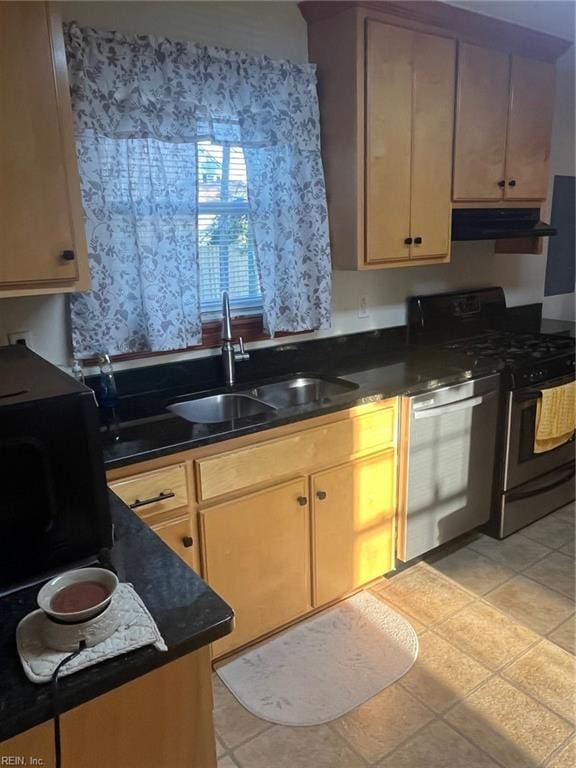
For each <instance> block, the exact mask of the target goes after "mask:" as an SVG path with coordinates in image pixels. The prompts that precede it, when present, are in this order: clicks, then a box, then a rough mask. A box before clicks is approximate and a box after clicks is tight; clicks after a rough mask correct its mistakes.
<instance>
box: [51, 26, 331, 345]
mask: <svg viewBox="0 0 576 768" xmlns="http://www.w3.org/2000/svg"><path fill="white" fill-rule="evenodd" d="M65 31H66V44H67V56H68V64H69V70H70V81H71V94H72V106H73V111H74V117H75V131H76V141H77V148H78V159H79V168H80V176H81V181H82V196H83V204H84V210H85V216H86V231H87V238H88V247H89V253H90V269H91V276H92V290H91V291H90V292H88V293H86V294H81V295H75V296H72V297H71V300H70V306H71V324H72V335H73V343H74V350H75V353H76V354H77V355H79V356H89V355H93V354H94V353H96V352H99V351H102V350H106V351H108V352H109V353H111V354H119V353H126V352H145V351H161V350H170V349H179V348H182V347H186V346H193V345H195V344H199V343H200V342H201V329H202V324H201V313H200V300H199V264H198V243H197V232H195V231H194V228H193V227H192V228H191V226H190V222H191V221H192V222H193V221H194V220H195V217H196V216H197V213H198V201H197V194H196V187H197V183H196V179H195V173H196V169H195V146H196V144H197V142H199V141H203V140H205V139H210V140H212V141H214V142H217V143H218V144H234V145H238V146H241V147H242V148H243V150H244V155H245V159H246V174H247V187H248V198H249V217H250V224H251V227H252V231H253V236H254V245H255V252H256V259H257V263H258V271H259V277H260V283H261V291H262V301H263V315H264V325H265V327H266V329H267V330H268V331H269V332H270V333H271V334H274V333H275V332H276V331H304V330H314V329H318V328H326V327H328V326H329V324H330V303H331V279H330V277H331V266H330V251H329V241H328V223H327V208H326V193H325V187H324V176H323V171H322V162H321V157H320V127H319V112H318V100H317V95H316V78H315V70H314V67H313V66H311V65H299V64H291V63H290V62H286V61H273V60H271V59H269V58H267V57H262V56H260V57H259V56H250V55H248V54H245V53H240V52H234V51H228V50H224V49H220V48H213V47H206V46H202V45H198V44H194V43H187V42H174V41H170V40H166V39H156V38H153V37H149V36H138V37H128V36H125V35H122V34H118V33H116V32H100V31H97V30H94V29H86V28H80V27H79V26H78V25H77V24H75V23H70V24H68V25H66V30H65Z"/></svg>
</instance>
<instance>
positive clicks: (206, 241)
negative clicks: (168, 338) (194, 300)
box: [197, 141, 262, 312]
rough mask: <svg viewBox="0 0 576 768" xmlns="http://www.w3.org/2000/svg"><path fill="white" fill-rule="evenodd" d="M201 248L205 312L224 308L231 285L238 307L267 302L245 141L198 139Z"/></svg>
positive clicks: (202, 302)
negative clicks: (256, 246) (239, 143)
mask: <svg viewBox="0 0 576 768" xmlns="http://www.w3.org/2000/svg"><path fill="white" fill-rule="evenodd" d="M197 148H198V150H197V151H198V155H197V167H198V253H199V262H200V300H201V305H202V310H203V311H204V312H211V311H216V312H219V311H220V307H221V305H222V292H223V291H228V293H229V294H230V301H231V304H232V307H233V308H234V309H236V310H247V311H250V310H254V309H260V308H261V306H262V297H261V292H260V281H259V277H258V267H257V264H256V255H255V249H254V238H253V235H252V227H251V224H250V216H249V209H248V188H247V181H246V163H245V161H244V153H243V151H242V148H241V147H237V146H222V145H219V144H214V143H213V142H210V141H202V142H199V143H198V145H197Z"/></svg>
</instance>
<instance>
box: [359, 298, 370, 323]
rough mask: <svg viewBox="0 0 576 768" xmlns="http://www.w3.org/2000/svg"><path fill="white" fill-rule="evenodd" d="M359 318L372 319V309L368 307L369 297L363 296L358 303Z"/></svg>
mask: <svg viewBox="0 0 576 768" xmlns="http://www.w3.org/2000/svg"><path fill="white" fill-rule="evenodd" d="M358 317H370V309H369V307H368V296H366V295H365V294H363V295H362V296H360V299H359V301H358Z"/></svg>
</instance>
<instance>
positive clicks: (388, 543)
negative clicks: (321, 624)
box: [312, 450, 396, 606]
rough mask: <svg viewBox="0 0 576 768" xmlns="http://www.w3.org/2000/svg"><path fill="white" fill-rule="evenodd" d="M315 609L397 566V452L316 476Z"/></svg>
mask: <svg viewBox="0 0 576 768" xmlns="http://www.w3.org/2000/svg"><path fill="white" fill-rule="evenodd" d="M312 498H313V515H312V530H313V553H314V554H313V562H314V606H319V605H323V604H325V603H327V602H329V601H331V600H335V599H336V598H338V597H340V596H341V595H344V594H346V593H348V592H351V591H353V590H354V589H357V588H358V587H361V586H362V585H363V584H367V583H368V582H369V581H372V580H373V579H376V578H378V577H379V576H382V574H384V573H386V572H387V571H390V570H392V568H393V567H394V535H395V516H396V456H395V452H394V451H393V450H390V451H386V452H384V453H380V454H378V455H376V456H372V457H370V458H368V459H362V460H360V461H355V462H352V463H350V464H345V465H344V466H341V467H337V468H336V469H330V470H328V471H326V472H320V473H318V474H316V475H314V476H313V477H312Z"/></svg>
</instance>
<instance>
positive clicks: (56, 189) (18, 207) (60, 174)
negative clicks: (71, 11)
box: [0, 2, 89, 296]
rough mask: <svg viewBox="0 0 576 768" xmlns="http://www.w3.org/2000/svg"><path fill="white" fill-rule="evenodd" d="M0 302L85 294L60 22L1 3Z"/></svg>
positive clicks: (30, 6)
mask: <svg viewBox="0 0 576 768" xmlns="http://www.w3.org/2000/svg"><path fill="white" fill-rule="evenodd" d="M0 114H1V115H2V118H1V120H0V210H1V211H2V214H1V216H2V219H1V225H0V296H8V295H10V296H17V295H26V294H34V293H57V292H65V291H73V290H86V289H87V288H88V287H89V273H88V257H87V252H86V237H85V233H84V223H83V214H82V204H81V197H80V184H79V179H78V170H77V166H76V150H75V144H74V136H73V127H72V112H71V106H70V94H69V86H68V73H67V69H66V56H65V50H64V40H63V35H62V22H61V19H60V17H59V16H58V14H57V13H56V11H55V10H54V9H53V8H51V7H49V5H48V4H46V3H39V2H36V3H26V2H21V3H0Z"/></svg>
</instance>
